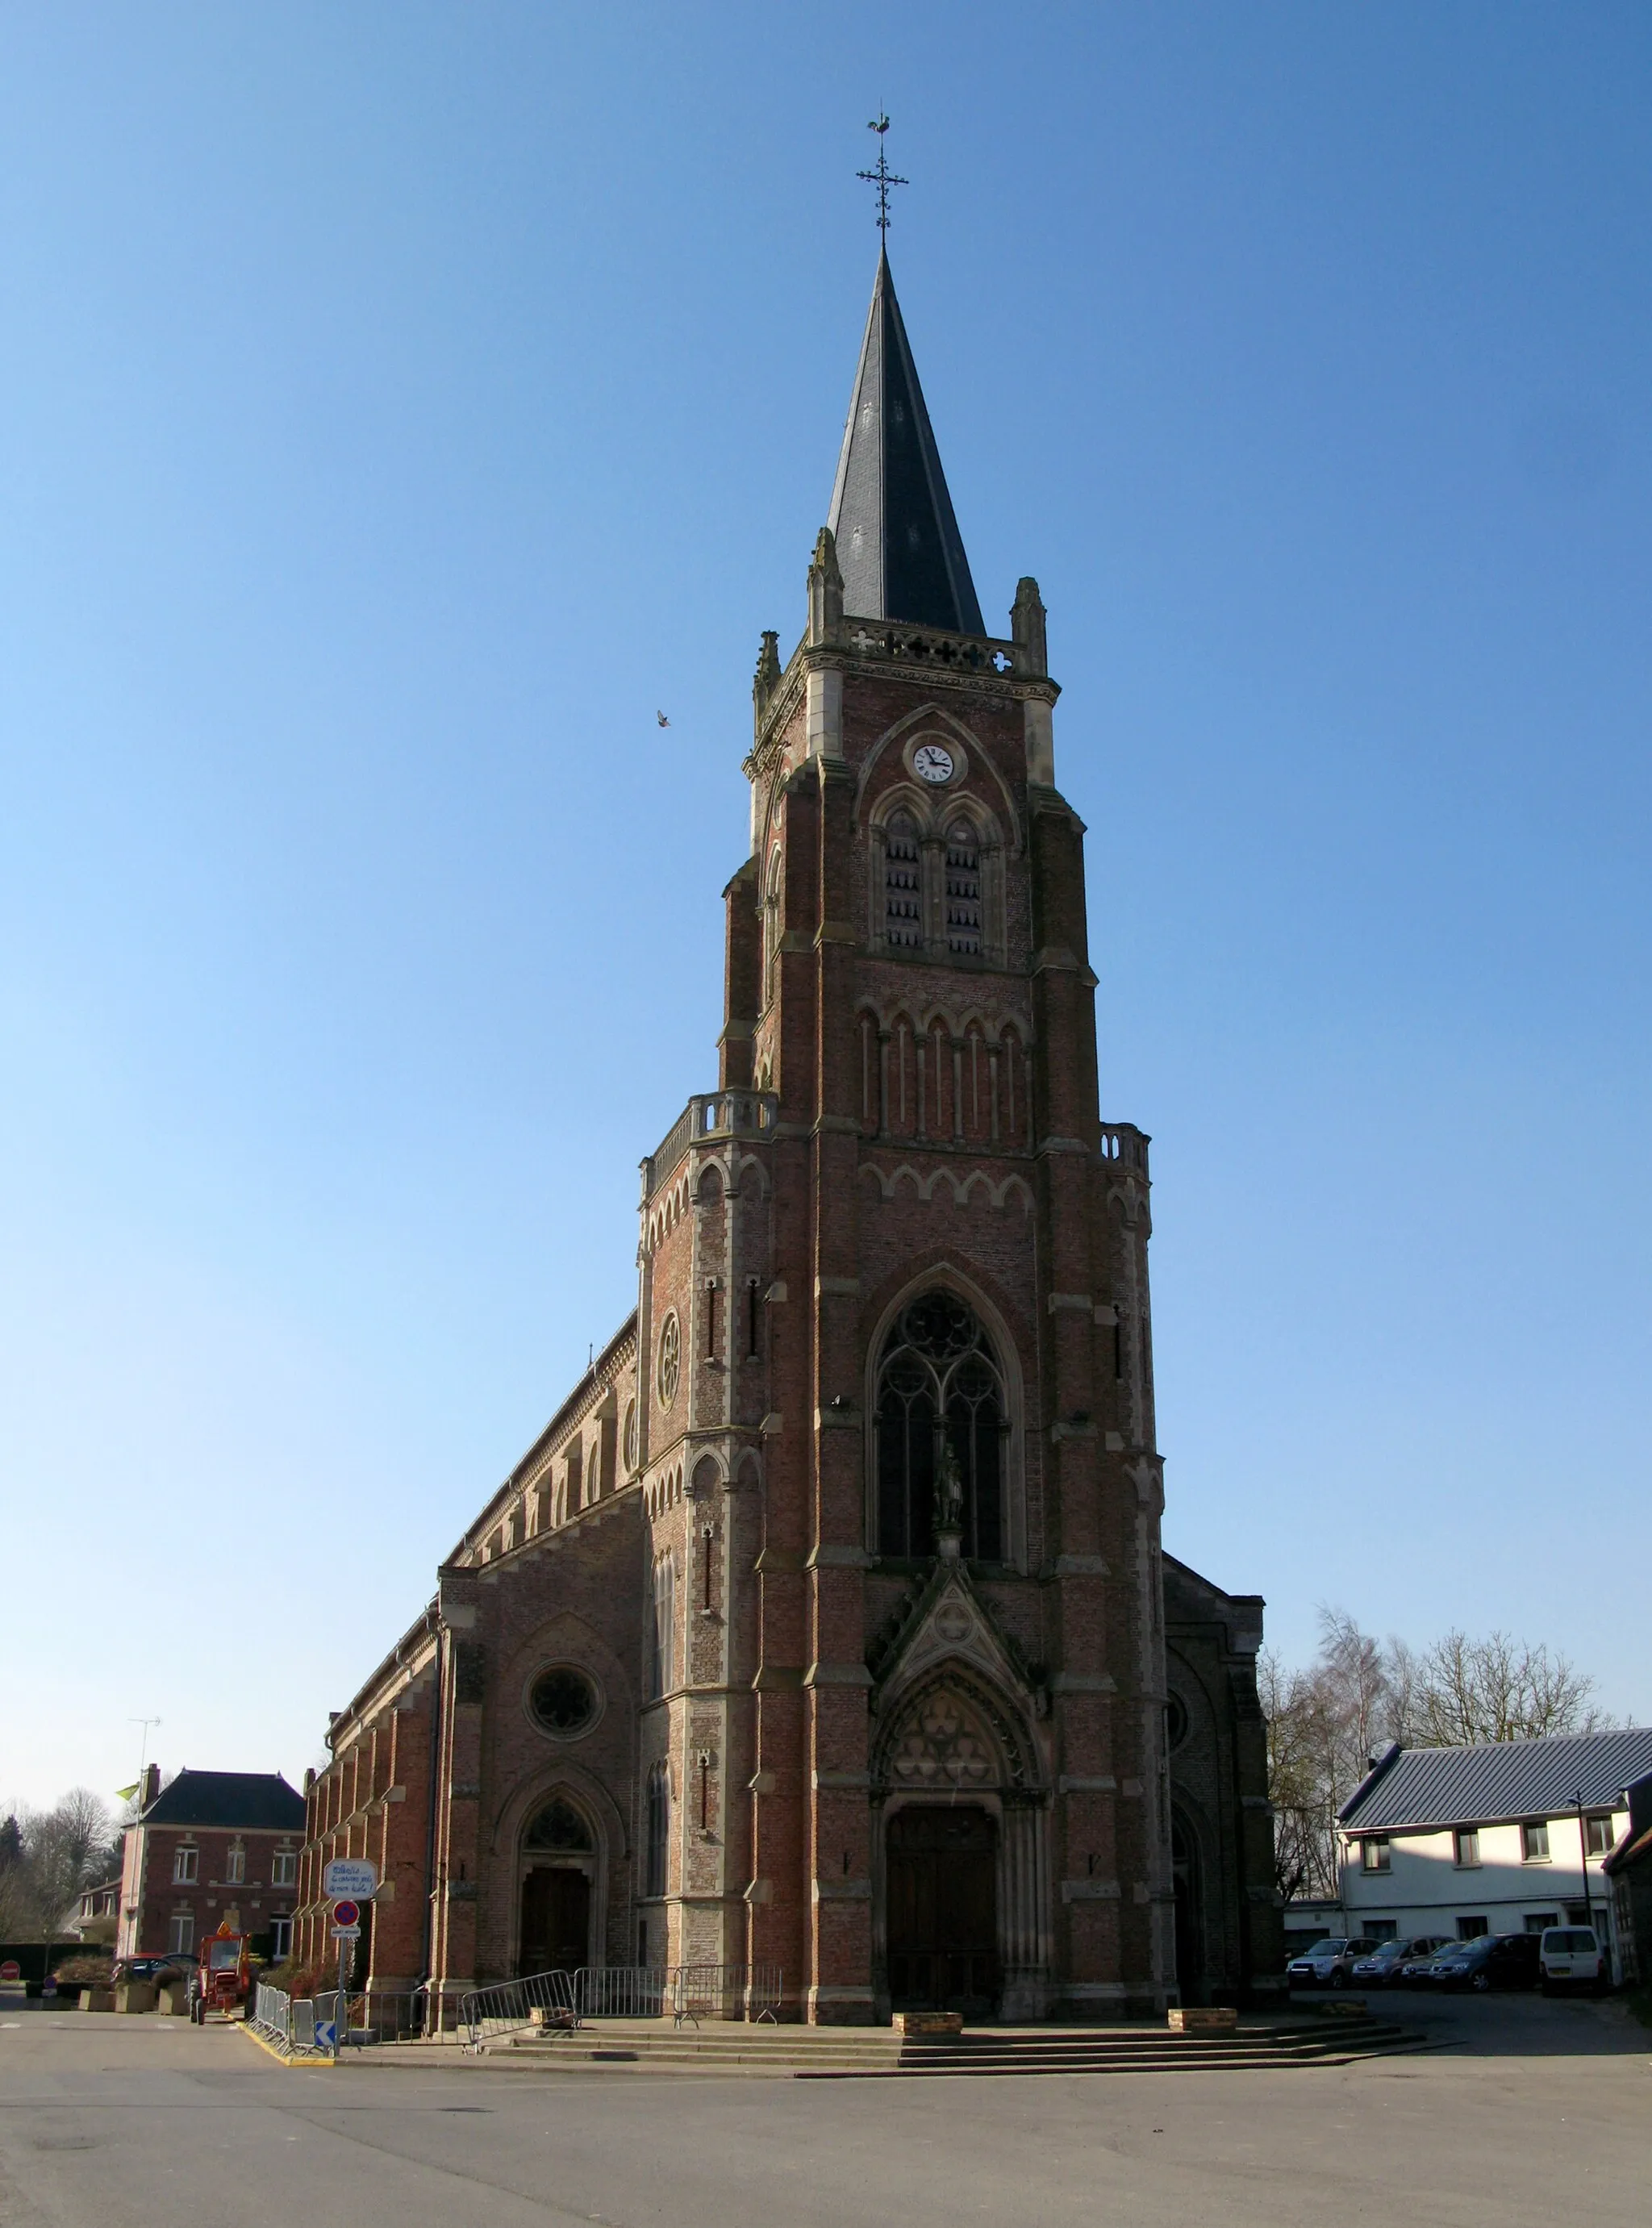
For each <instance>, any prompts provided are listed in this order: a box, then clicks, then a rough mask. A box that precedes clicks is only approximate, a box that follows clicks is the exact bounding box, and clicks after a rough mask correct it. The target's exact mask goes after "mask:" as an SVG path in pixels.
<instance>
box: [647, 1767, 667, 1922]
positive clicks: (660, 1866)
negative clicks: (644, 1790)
mask: <svg viewBox="0 0 1652 2228" xmlns="http://www.w3.org/2000/svg"><path fill="white" fill-rule="evenodd" d="M670 1839H671V1777H670V1770H669V1766H668V1765H667V1764H664V1763H660V1764H656V1765H655V1767H654V1769H653V1770H652V1771H650V1773H649V1776H648V1820H647V1836H646V1840H645V1842H644V1849H645V1856H644V1871H643V1893H644V1895H663V1894H664V1893H665V1871H666V1861H665V1860H666V1853H667V1850H668V1848H669V1845H670Z"/></svg>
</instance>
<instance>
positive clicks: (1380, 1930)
mask: <svg viewBox="0 0 1652 2228" xmlns="http://www.w3.org/2000/svg"><path fill="white" fill-rule="evenodd" d="M1360 1931H1361V1934H1363V1935H1364V1936H1365V1937H1366V1939H1367V1941H1368V1942H1393V1941H1394V1940H1395V1939H1396V1938H1397V1937H1398V1935H1399V1920H1398V1919H1397V1918H1367V1920H1366V1921H1365V1922H1364V1924H1362V1925H1361V1929H1360Z"/></svg>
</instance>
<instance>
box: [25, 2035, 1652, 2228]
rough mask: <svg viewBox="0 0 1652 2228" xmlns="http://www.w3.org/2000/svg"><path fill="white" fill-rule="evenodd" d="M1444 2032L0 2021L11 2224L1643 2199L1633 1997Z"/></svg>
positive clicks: (986, 2214) (1592, 2216) (1324, 2219)
mask: <svg viewBox="0 0 1652 2228" xmlns="http://www.w3.org/2000/svg"><path fill="white" fill-rule="evenodd" d="M1396 2007H1397V2008H1402V2009H1403V2011H1404V2013H1405V2016H1406V2018H1407V2020H1408V2021H1413V2022H1414V2023H1415V2024H1417V2025H1418V2026H1426V2027H1427V2029H1428V2030H1429V2032H1430V2033H1431V2034H1433V2035H1434V2036H1435V2037H1437V2039H1439V2041H1440V2042H1441V2043H1442V2045H1443V2047H1441V2048H1440V2049H1438V2050H1437V2051H1433V2052H1427V2053H1423V2054H1418V2055H1415V2056H1410V2057H1398V2058H1377V2059H1373V2060H1369V2061H1367V2062H1365V2063H1362V2064H1359V2065H1353V2066H1348V2067H1343V2068H1334V2067H1313V2068H1304V2069H1300V2070H1296V2071H1289V2072H1260V2071H1234V2072H1232V2073H1206V2072H1196V2073H1185V2074H1170V2075H1155V2074H1149V2075H1123V2076H1102V2077H1079V2078H1070V2077H1056V2078H1036V2079H1026V2078H1022V2079H1012V2078H998V2077H988V2078H978V2079H954V2078H946V2079H939V2080H921V2081H908V2080H876V2081H841V2082H838V2081H824V2082H812V2081H810V2082H798V2081H774V2080H768V2081H740V2080H733V2079H728V2078H722V2077H717V2078H704V2079H702V2078H698V2077H693V2076H688V2077H685V2076H676V2075H663V2074H650V2073H635V2072H629V2071H590V2072H583V2073H579V2072H567V2073H546V2072H543V2071H535V2072H532V2073H527V2074H524V2073H522V2072H518V2071H509V2070H500V2069H499V2068H498V2067H497V2066H496V2065H476V2064H474V2063H470V2062H465V2063H460V2064H454V2065H448V2066H442V2067H438V2068H435V2069H432V2070H426V2069H425V2068H424V2067H423V2066H413V2065H407V2064H405V2063H400V2062H399V2063H396V2064H394V2065H390V2064H384V2063H379V2064H375V2062H374V2060H373V2058H371V2057H370V2056H364V2057H363V2058H361V2059H360V2060H358V2061H356V2062H355V2063H352V2064H350V2065H346V2066H345V2067H343V2068H342V2069H340V2070H339V2071H336V2072H334V2071H330V2070H329V2071H305V2070H290V2069H288V2068H286V2067H284V2066H281V2065H277V2064H275V2063H273V2062H272V2060H271V2059H270V2058H266V2056H265V2055H264V2054H263V2053H262V2052H260V2051H259V2050H258V2049H257V2047H256V2046H254V2045H253V2043H252V2042H251V2041H249V2040H248V2039H247V2037H246V2036H245V2035H243V2034H240V2033H236V2032H234V2030H232V2029H227V2028H208V2029H205V2030H202V2029H197V2028H194V2027H191V2026H189V2025H188V2024H187V2023H186V2022H184V2021H182V2020H160V2019H155V2018H146V2019H130V2020H123V2019H116V2018H113V2017H99V2018H93V2017H90V2016H83V2015H80V2014H59V2013H49V2014H47V2013H41V2012H38V2011H36V2012H32V2013H29V2014H27V2015H19V2016H16V2017H9V2018H8V2020H7V2021H6V2023H5V2024H3V2025H0V2223H3V2224H4V2228H46V2224H50V2228H151V2224H153V2228H161V2225H162V2224H167V2228H194V2224H199V2228H240V2224H242V2223H245V2224H247V2228H253V2224H255V2223H256V2224H259V2228H267V2224H268V2223H270V2222H272V2221H288V2220H291V2221H294V2222H298V2221H304V2222H309V2221H321V2220H326V2221H331V2222H338V2223H343V2224H346V2228H438V2224H440V2228H451V2225H452V2224H453V2223H454V2222H456V2221H458V2222H469V2221H481V2220H483V2219H485V2220H487V2221H488V2222H489V2223H490V2224H498V2228H528V2224H530V2223H531V2224H535V2228H546V2224H561V2223H567V2222H581V2223H591V2222H599V2223H605V2224H609V2228H654V2224H656V2223H657V2224H665V2223H670V2224H673V2228H747V2224H752V2228H755V2224H757V2223H770V2222H778V2223H784V2224H786V2228H792V2224H807V2228H859V2224H861V2223H862V2222H864V2223H868V2224H871V2223H874V2222H875V2223H878V2224H887V2223H888V2222H889V2221H891V2220H897V2221H900V2222H902V2223H912V2224H915V2228H927V2224H929V2223H939V2222H943V2221H949V2222H954V2221H960V2220H963V2221H971V2220H979V2221H986V2222H992V2223H995V2224H1004V2225H1005V2228H1023V2224H1025V2228H1049V2224H1051V2223H1060V2222H1064V2221H1068V2220H1072V2221H1085V2222H1090V2221H1104V2222H1112V2221H1117V2222H1119V2223H1121V2224H1124V2223H1129V2224H1130V2228H1156V2224H1158V2223H1161V2222H1162V2223H1164V2224H1166V2228H1169V2224H1171V2223H1175V2224H1176V2228H1186V2224H1187V2223H1188V2222H1189V2221H1193V2222H1201V2221H1207V2222H1210V2223H1213V2224H1214V2223H1217V2222H1220V2224H1222V2228H1252V2224H1255V2228H1264V2224H1267V2228H1273V2225H1274V2224H1278V2223H1297V2222H1300V2223H1302V2224H1303V2228H1309V2224H1311V2228H1327V2225H1328V2224H1329V2223H1330V2222H1333V2221H1336V2222H1351V2221H1356V2220H1369V2219H1378V2218H1393V2217H1395V2216H1396V2215H1400V2216H1401V2217H1405V2218H1418V2219H1423V2220H1426V2221H1428V2222H1429V2223H1430V2224H1431V2228H1437V2224H1442V2223H1444V2224H1455V2223H1459V2222H1461V2223H1463V2224H1464V2228H1468V2224H1474V2228H1482V2224H1484V2223H1486V2222H1488V2221H1495V2222H1496V2223H1497V2224H1498V2228H1522V2224H1526V2223H1531V2224H1533V2228H1537V2225H1538V2224H1541V2228H1552V2224H1553V2222H1554V2221H1556V2220H1558V2219H1562V2218H1568V2219H1578V2220H1580V2221H1581V2220H1586V2221H1587V2222H1588V2223H1589V2228H1603V2225H1604V2228H1610V2224H1615V2223H1618V2222H1622V2223H1624V2224H1628V2223H1630V2222H1633V2223H1634V2224H1636V2228H1641V2224H1642V2223H1643V2222H1644V2221H1645V2220H1646V2218H1647V2217H1648V2208H1649V2199H1648V2168H1649V2162H1652V2033H1648V2032H1647V2031H1646V2030H1645V2029H1643V2028H1641V2027H1638V2026H1635V2025H1634V2024H1633V2023H1632V2022H1631V2021H1630V2020H1629V2018H1628V2017H1627V2015H1626V2014H1625V2013H1624V2011H1623V2007H1621V2006H1618V2005H1616V2004H1592V2003H1553V2004H1552V2003H1545V2002H1542V2001H1539V2000H1535V1999H1526V1998H1520V1999H1513V2000H1494V2001H1491V2002H1489V2003H1485V2002H1479V2001H1467V2002H1462V2001H1448V2002H1445V2003H1432V2002H1424V2003H1422V2004H1420V2005H1418V2004H1412V2003H1411V2002H1410V2001H1405V2000H1403V1999H1401V2000H1397V2006H1396Z"/></svg>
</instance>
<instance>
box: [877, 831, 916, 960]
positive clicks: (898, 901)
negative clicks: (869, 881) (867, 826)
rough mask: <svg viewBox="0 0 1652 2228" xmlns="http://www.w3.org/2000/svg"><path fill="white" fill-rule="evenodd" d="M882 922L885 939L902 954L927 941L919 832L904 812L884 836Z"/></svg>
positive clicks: (914, 949)
mask: <svg viewBox="0 0 1652 2228" xmlns="http://www.w3.org/2000/svg"><path fill="white" fill-rule="evenodd" d="M883 923H884V935H885V937H886V938H887V941H888V942H889V943H890V944H893V945H894V946H895V947H896V948H897V949H898V950H900V951H916V950H917V948H918V946H919V944H921V943H922V942H923V940H924V920H923V905H922V871H921V868H920V865H919V851H918V829H917V827H916V825H915V823H913V822H912V820H910V819H909V818H908V817H907V816H906V814H905V813H904V812H898V813H897V814H896V815H895V816H894V818H893V820H892V821H891V822H890V823H889V825H888V828H887V830H886V832H885V836H884V845H883Z"/></svg>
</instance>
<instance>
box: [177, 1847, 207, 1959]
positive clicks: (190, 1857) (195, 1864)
mask: <svg viewBox="0 0 1652 2228" xmlns="http://www.w3.org/2000/svg"><path fill="white" fill-rule="evenodd" d="M200 1873H201V1852H200V1850H199V1849H195V1848H189V1847H185V1848H181V1849H174V1850H173V1852H172V1877H173V1879H175V1880H176V1881H178V1882H179V1883H180V1884H181V1885H183V1886H186V1887H187V1886H189V1885H191V1884H192V1883H193V1882H194V1881H195V1879H198V1878H199V1877H200ZM184 1947H185V1949H186V1950H187V1949H188V1948H189V1943H187V1942H186V1943H185V1944H184Z"/></svg>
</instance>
